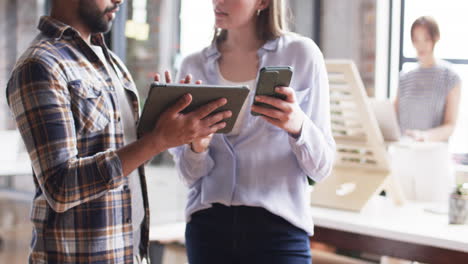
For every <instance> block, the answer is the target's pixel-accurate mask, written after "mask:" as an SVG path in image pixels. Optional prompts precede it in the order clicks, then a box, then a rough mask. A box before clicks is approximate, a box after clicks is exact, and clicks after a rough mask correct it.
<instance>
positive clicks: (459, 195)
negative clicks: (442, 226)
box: [449, 183, 468, 224]
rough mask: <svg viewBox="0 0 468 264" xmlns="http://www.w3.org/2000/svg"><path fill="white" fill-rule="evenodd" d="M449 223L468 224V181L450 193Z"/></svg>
mask: <svg viewBox="0 0 468 264" xmlns="http://www.w3.org/2000/svg"><path fill="white" fill-rule="evenodd" d="M449 223H450V224H468V183H464V184H459V185H457V187H456V188H455V191H454V192H453V193H452V194H451V195H450V201H449Z"/></svg>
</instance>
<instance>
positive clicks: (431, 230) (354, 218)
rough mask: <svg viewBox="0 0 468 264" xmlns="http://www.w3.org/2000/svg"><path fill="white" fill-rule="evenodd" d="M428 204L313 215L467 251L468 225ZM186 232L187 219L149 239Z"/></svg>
mask: <svg viewBox="0 0 468 264" xmlns="http://www.w3.org/2000/svg"><path fill="white" fill-rule="evenodd" d="M428 207H430V205H429V204H423V203H415V202H407V203H406V204H405V205H404V206H402V207H396V206H394V205H393V204H391V203H390V201H386V200H383V199H376V200H375V201H372V204H371V205H370V206H369V207H368V208H366V209H365V210H364V211H363V212H361V213H356V212H350V211H343V210H334V209H328V208H320V207H312V215H313V219H314V222H315V225H316V226H320V227H324V228H330V229H334V230H340V231H346V232H353V233H358V234H363V235H369V236H374V237H380V238H385V239H391V240H397V241H402V242H407V243H414V244H419V245H426V246H433V247H438V248H445V249H450V250H456V251H462V252H468V225H449V224H448V216H447V215H446V214H444V215H439V214H434V213H429V212H426V211H425V210H424V208H428ZM184 232H185V223H184V222H177V223H171V224H166V225H156V226H151V228H150V241H158V242H161V243H171V242H180V243H183V241H184Z"/></svg>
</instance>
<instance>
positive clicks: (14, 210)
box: [0, 199, 32, 264]
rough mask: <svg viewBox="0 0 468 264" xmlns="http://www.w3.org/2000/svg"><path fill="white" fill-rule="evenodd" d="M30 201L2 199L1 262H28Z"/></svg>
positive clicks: (0, 221)
mask: <svg viewBox="0 0 468 264" xmlns="http://www.w3.org/2000/svg"><path fill="white" fill-rule="evenodd" d="M29 209H30V205H29V203H25V202H23V201H20V202H18V201H13V200H8V199H2V200H0V212H1V214H0V239H1V241H0V263H8V264H19V263H27V261H28V255H29V242H30V241H31V230H32V224H31V223H30V222H29V220H28V218H29Z"/></svg>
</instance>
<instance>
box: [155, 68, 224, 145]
mask: <svg viewBox="0 0 468 264" xmlns="http://www.w3.org/2000/svg"><path fill="white" fill-rule="evenodd" d="M154 79H155V81H157V82H158V81H160V76H159V75H158V74H156V76H155V78H154ZM165 79H166V82H167V83H170V82H171V81H172V78H171V75H170V73H169V72H167V71H166V72H165ZM191 80H192V76H191V75H187V76H186V78H185V79H182V80H181V81H180V82H181V83H190V82H191ZM196 83H197V84H201V81H197V82H196ZM191 101H192V97H191V95H190V94H186V95H184V96H183V97H182V98H181V99H180V100H179V101H178V102H176V103H175V104H174V105H173V106H171V107H169V108H168V109H167V110H166V111H165V112H164V113H163V114H162V115H161V116H160V117H159V120H158V123H157V124H156V126H155V128H154V129H153V131H152V132H151V133H150V134H151V137H153V138H154V139H155V140H158V141H159V142H158V144H159V145H160V146H161V144H163V145H162V146H163V147H164V148H172V147H176V146H179V145H183V144H189V143H191V142H193V141H197V142H203V143H205V144H203V145H206V146H205V147H203V149H206V147H207V146H208V145H209V141H210V139H211V137H212V135H213V134H214V133H216V131H218V130H219V129H222V128H224V127H225V126H226V122H221V121H222V120H224V119H226V118H229V117H231V115H232V113H231V111H224V112H220V113H217V114H214V115H210V114H211V113H212V112H213V111H215V110H216V109H218V108H219V107H221V106H223V105H225V104H226V103H227V100H226V99H225V98H221V99H218V100H216V101H214V102H211V103H208V104H206V105H204V106H202V107H200V108H198V109H197V110H194V111H192V112H190V113H186V114H183V113H181V112H182V111H183V110H184V109H185V108H186V107H187V106H189V105H190V103H191ZM201 149H202V148H197V150H201ZM197 150H195V149H194V151H197ZM197 152H201V151H197Z"/></svg>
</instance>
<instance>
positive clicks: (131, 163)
mask: <svg viewBox="0 0 468 264" xmlns="http://www.w3.org/2000/svg"><path fill="white" fill-rule="evenodd" d="M164 150H166V148H165V147H163V145H162V144H161V142H160V141H159V140H154V139H151V138H150V136H149V135H146V136H144V137H142V138H141V139H139V140H137V141H135V142H133V143H131V144H128V145H126V146H125V147H122V148H120V149H119V150H117V155H118V156H119V158H120V160H121V162H122V171H123V174H124V175H125V176H127V175H129V174H130V173H131V172H132V171H134V170H136V169H137V168H138V167H140V166H141V165H142V164H144V163H145V162H146V161H148V160H149V159H151V158H153V157H154V156H155V155H157V154H159V153H161V152H163V151H164Z"/></svg>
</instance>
